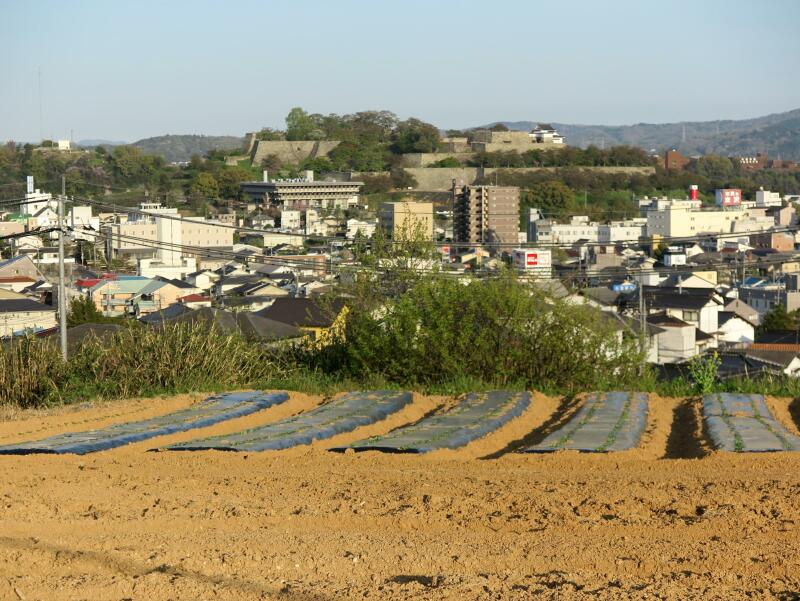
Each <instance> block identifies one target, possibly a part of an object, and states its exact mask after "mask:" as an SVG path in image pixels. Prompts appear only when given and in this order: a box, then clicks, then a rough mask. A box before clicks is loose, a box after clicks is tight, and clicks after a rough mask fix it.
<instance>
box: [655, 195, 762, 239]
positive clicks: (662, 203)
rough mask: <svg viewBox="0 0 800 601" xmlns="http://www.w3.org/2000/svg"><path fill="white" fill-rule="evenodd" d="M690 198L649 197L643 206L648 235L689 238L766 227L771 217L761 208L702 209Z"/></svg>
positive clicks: (760, 229) (758, 229) (759, 229)
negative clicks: (647, 202) (648, 200)
mask: <svg viewBox="0 0 800 601" xmlns="http://www.w3.org/2000/svg"><path fill="white" fill-rule="evenodd" d="M699 204H700V203H699V202H698V201H694V200H664V199H653V200H652V201H650V203H649V204H648V205H646V207H645V211H646V214H647V235H648V236H649V237H651V238H656V237H664V238H672V237H691V236H697V235H699V234H727V233H731V232H751V231H762V230H766V229H769V228H770V227H771V226H772V225H774V223H775V220H774V218H772V217H768V216H767V215H766V211H765V209H758V208H742V207H735V206H734V207H730V208H720V209H711V210H705V209H701V208H700V206H699Z"/></svg>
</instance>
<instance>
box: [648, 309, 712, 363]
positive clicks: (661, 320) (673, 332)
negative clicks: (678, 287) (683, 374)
mask: <svg viewBox="0 0 800 601" xmlns="http://www.w3.org/2000/svg"><path fill="white" fill-rule="evenodd" d="M647 323H648V324H649V325H652V326H655V327H657V328H659V329H660V330H661V332H659V333H658V334H657V343H658V363H659V364H662V365H663V364H668V363H683V362H685V361H688V360H689V359H691V358H692V357H694V356H696V355H698V354H700V353H702V352H704V351H705V350H707V349H709V348H712V346H715V345H714V344H713V343H714V337H713V336H712V335H710V334H706V333H705V332H701V331H700V330H698V329H697V328H696V327H695V326H694V325H692V324H690V323H688V322H686V321H684V320H682V319H679V318H677V317H673V316H671V315H668V314H666V313H657V314H654V315H648V316H647Z"/></svg>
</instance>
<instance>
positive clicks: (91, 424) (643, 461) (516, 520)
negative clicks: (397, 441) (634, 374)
mask: <svg viewBox="0 0 800 601" xmlns="http://www.w3.org/2000/svg"><path fill="white" fill-rule="evenodd" d="M197 398H200V396H183V397H176V398H172V399H155V400H150V401H143V400H136V401H128V402H122V403H114V404H106V405H86V406H82V407H79V408H70V409H57V410H53V411H49V412H35V413H33V412H18V413H15V414H13V415H11V414H7V415H5V416H3V417H4V419H5V421H3V422H0V444H4V443H11V442H19V441H21V440H33V439H37V438H43V437H45V436H49V435H52V434H55V433H58V432H63V431H74V430H87V429H91V428H95V427H99V426H102V425H107V424H110V423H118V422H119V421H132V420H138V419H143V418H146V417H151V416H153V415H158V414H160V413H167V412H169V411H174V410H175V409H179V408H182V407H185V406H187V405H188V404H189V403H191V402H192V401H193V400H194V399H197ZM320 402H322V399H321V398H318V397H309V396H303V395H292V398H291V400H290V401H289V402H288V403H286V404H284V405H282V406H278V407H274V408H272V409H269V410H266V411H263V412H260V413H258V414H256V415H252V416H248V417H245V418H241V419H239V420H234V421H231V422H228V423H225V424H218V425H216V426H212V427H211V428H206V429H202V430H196V431H193V432H191V433H182V434H179V435H174V436H171V437H163V438H159V439H153V440H152V441H148V442H146V443H137V444H135V445H130V446H128V447H123V448H120V449H116V450H113V451H106V452H101V453H96V454H92V455H86V456H83V457H77V456H51V455H30V456H21V457H20V456H16V457H15V456H0V483H2V486H1V487H0V599H2V600H5V599H14V600H17V599H24V600H33V599H91V600H104V599H114V600H122V599H137V600H138V599H148V600H149V599H156V600H157V599H287V600H306V599H320V600H338V599H364V598H367V599H409V598H413V599H531V598H534V597H535V598H541V599H579V598H584V597H593V598H601V599H606V598H607V599H623V598H636V599H639V598H649V599H676V600H678V599H681V600H682V599H737V598H745V597H748V598H754V599H800V592H799V591H800V453H769V454H758V455H756V454H754V455H745V454H736V453H724V452H716V451H713V450H712V449H711V448H710V446H709V444H708V441H707V440H706V438H705V434H704V432H703V427H702V420H700V418H699V402H698V401H697V400H696V399H667V398H658V397H651V411H650V415H649V420H648V428H647V431H646V433H645V435H644V437H643V441H642V444H641V445H640V447H639V448H638V449H635V450H631V451H625V452H619V453H609V454H578V453H564V452H562V453H555V454H547V455H541V454H536V455H523V454H519V453H515V452H513V451H514V450H515V449H517V448H519V447H521V446H523V445H526V444H531V443H533V442H536V441H537V440H541V439H542V438H543V437H544V436H546V434H547V433H548V431H552V429H554V428H557V427H559V425H560V424H561V423H562V421H563V416H564V415H568V414H569V413H570V412H571V411H574V409H575V407H576V406H577V404H578V403H579V402H580V399H576V400H569V399H567V400H562V399H552V398H546V397H542V396H540V395H537V396H536V399H535V401H534V406H533V407H532V408H531V409H530V410H529V411H527V412H526V413H525V414H524V415H523V416H521V417H520V418H518V419H517V420H514V421H513V422H511V423H510V424H508V425H507V426H505V427H504V428H501V429H500V430H498V431H497V432H496V433H495V434H493V435H490V436H488V437H486V438H484V439H481V440H480V441H476V442H475V443H472V444H471V445H469V446H468V447H467V448H465V449H464V450H463V451H448V452H441V453H431V454H429V455H427V456H426V455H420V456H418V455H405V454H404V455H388V454H381V453H377V452H364V453H351V452H347V453H344V454H340V453H330V452H328V451H326V450H325V448H326V446H330V445H326V443H325V442H323V441H318V442H316V443H314V444H313V445H311V446H309V447H305V448H302V449H294V450H291V451H285V452H284V451H281V452H265V453H249V454H244V453H231V452H217V451H203V452H191V453H189V452H181V453H176V452H168V451H162V452H148V449H152V448H155V447H162V446H163V445H166V444H169V443H172V442H178V441H180V440H189V439H191V438H199V437H201V436H209V435H215V434H223V433H226V432H232V431H236V430H239V429H243V428H248V427H253V426H256V425H260V424H263V423H269V422H270V421H274V420H276V419H280V418H282V417H286V416H288V415H292V414H294V413H297V412H299V411H305V410H308V409H311V408H313V407H315V406H318V404H319V403H320ZM451 402H452V401H450V400H448V399H443V398H426V397H420V396H416V397H415V400H414V403H412V404H411V405H410V406H409V407H407V408H406V409H405V410H404V412H403V414H402V415H400V416H397V415H396V416H393V417H392V418H390V419H387V420H385V421H384V422H381V423H379V424H374V425H371V426H368V427H367V428H362V429H360V430H357V431H356V432H353V433H349V434H347V435H340V437H338V439H337V440H333V443H337V444H344V443H347V442H352V441H354V440H358V439H359V438H362V437H364V436H371V435H376V434H381V433H383V432H385V431H388V430H389V429H391V428H394V427H397V426H398V425H401V422H404V423H407V422H410V421H414V420H417V419H419V418H421V417H422V416H424V415H425V414H426V413H428V412H430V411H432V410H435V409H436V408H437V407H443V406H447V405H449V404H450V403H451ZM768 402H769V406H770V408H771V409H772V411H773V413H774V414H775V416H776V418H778V419H779V420H780V421H781V422H782V423H784V425H785V426H786V427H787V428H789V429H790V430H791V431H792V432H795V433H797V432H798V429H797V426H798V423H797V420H798V419H800V404H798V402H797V401H794V402H791V401H789V400H788V399H775V398H770V399H769V400H768Z"/></svg>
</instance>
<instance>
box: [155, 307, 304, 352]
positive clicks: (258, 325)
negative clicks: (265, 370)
mask: <svg viewBox="0 0 800 601" xmlns="http://www.w3.org/2000/svg"><path fill="white" fill-rule="evenodd" d="M164 323H191V324H203V325H206V326H208V327H210V328H216V329H217V330H219V331H220V332H222V333H224V334H239V335H241V336H243V337H244V338H246V339H248V340H252V341H257V342H262V343H269V344H270V345H273V344H285V343H286V342H291V341H297V340H301V339H302V338H304V337H305V336H306V334H305V333H304V332H302V331H301V330H300V329H298V328H296V327H294V326H292V325H290V324H286V323H283V322H278V321H274V320H272V319H268V318H264V317H262V316H260V315H257V314H256V313H248V312H240V313H232V312H230V311H225V310H222V309H215V308H211V307H204V308H202V309H197V310H195V311H190V312H188V313H183V314H182V315H179V316H177V317H173V318H169V319H166V320H163V321H160V322H157V323H153V324H151V325H153V326H155V327H158V326H160V325H162V324H164Z"/></svg>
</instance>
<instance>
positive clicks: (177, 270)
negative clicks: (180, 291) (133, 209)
mask: <svg viewBox="0 0 800 601" xmlns="http://www.w3.org/2000/svg"><path fill="white" fill-rule="evenodd" d="M155 219H156V239H157V240H158V242H159V244H160V246H159V247H158V249H156V256H155V257H154V258H152V259H139V270H138V271H139V275H141V276H144V277H148V278H155V277H157V276H161V277H163V278H167V279H177V280H182V279H183V278H185V277H186V276H187V275H189V274H190V273H193V272H195V271H197V260H196V259H195V258H194V257H185V256H184V251H183V249H182V248H181V246H182V244H183V222H182V221H179V220H177V219H165V218H164V217H156V218H155Z"/></svg>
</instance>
